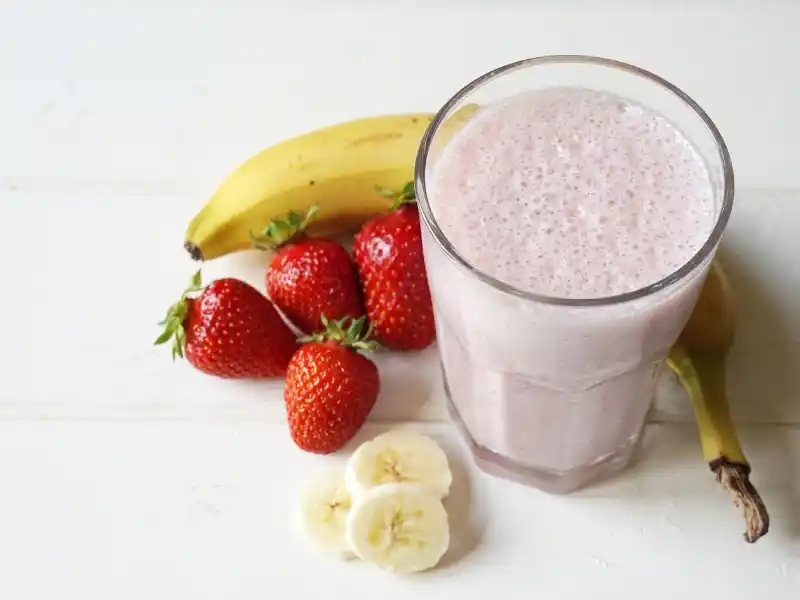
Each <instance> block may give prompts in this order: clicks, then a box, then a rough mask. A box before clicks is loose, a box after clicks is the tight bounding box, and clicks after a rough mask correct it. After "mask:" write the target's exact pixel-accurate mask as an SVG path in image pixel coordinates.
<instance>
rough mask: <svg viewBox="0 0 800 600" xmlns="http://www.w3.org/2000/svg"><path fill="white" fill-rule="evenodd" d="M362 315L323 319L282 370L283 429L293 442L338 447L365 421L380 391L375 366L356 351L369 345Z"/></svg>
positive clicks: (316, 448) (315, 448) (323, 450)
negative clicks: (285, 423)
mask: <svg viewBox="0 0 800 600" xmlns="http://www.w3.org/2000/svg"><path fill="white" fill-rule="evenodd" d="M365 320H366V318H365V317H361V318H359V319H356V320H355V321H353V320H351V321H350V326H349V327H348V329H347V330H345V329H343V325H344V323H345V321H346V320H345V319H341V320H339V321H334V322H328V321H327V320H326V319H323V321H324V325H325V327H326V330H325V331H324V332H322V333H319V334H316V335H314V336H311V338H308V339H309V340H310V341H309V343H307V344H306V345H304V346H302V347H301V348H300V349H299V350H298V351H297V352H296V353H295V355H294V356H293V357H292V360H291V362H290V363H289V369H288V371H287V372H286V386H285V388H284V400H285V403H286V416H287V417H288V419H289V433H290V435H291V436H292V440H293V441H294V443H295V444H297V446H298V447H299V448H301V449H303V450H305V451H306V452H312V453H314V454H330V453H332V452H336V451H337V450H339V449H341V448H342V447H343V446H344V445H345V444H346V443H347V442H349V441H350V440H351V439H353V437H354V436H355V435H356V433H357V432H358V430H359V429H360V428H361V426H362V425H363V424H364V421H366V419H367V416H368V415H369V413H370V411H371V410H372V407H373V406H375V401H376V400H377V399H378V393H379V392H380V379H379V377H378V368H377V367H376V366H375V363H373V362H372V361H371V360H369V359H368V358H366V357H364V356H363V355H361V354H359V353H358V352H357V350H360V349H364V350H371V349H374V347H375V343H374V342H371V341H369V339H368V338H369V332H367V333H366V335H364V334H363V328H364V322H365Z"/></svg>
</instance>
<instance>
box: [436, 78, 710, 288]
mask: <svg viewBox="0 0 800 600" xmlns="http://www.w3.org/2000/svg"><path fill="white" fill-rule="evenodd" d="M429 186H430V187H429V197H430V200H431V205H432V208H433V212H434V215H435V217H436V220H437V221H438V223H439V225H440V226H441V228H442V230H443V231H444V234H445V236H446V237H447V238H448V239H449V240H450V242H451V243H452V244H453V246H454V247H455V249H456V250H457V251H458V252H459V253H460V254H461V255H462V256H463V257H464V258H465V260H466V261H467V262H468V263H470V264H471V265H472V266H474V267H475V268H477V269H478V270H480V271H483V272H485V273H487V274H489V275H492V276H493V277H495V278H497V279H499V280H501V281H504V282H506V283H508V284H510V285H513V286H515V287H517V288H520V289H523V290H526V291H529V292H533V293H538V294H544V295H549V296H557V297H562V298H598V297H606V296H612V295H617V294H622V293H625V292H630V291H633V290H636V289H639V288H642V287H645V286H647V285H649V284H652V283H654V282H656V281H659V280H660V279H662V278H664V277H666V276H668V275H669V274H671V273H673V272H674V271H676V270H677V269H679V268H680V267H681V266H682V265H684V264H685V263H686V262H688V261H689V260H690V259H691V257H692V256H693V255H694V254H695V253H696V252H697V251H698V250H699V249H700V247H701V246H702V245H703V244H704V243H705V241H706V239H707V238H708V235H709V233H710V231H711V229H712V228H713V226H714V222H715V218H716V210H715V205H714V196H713V187H712V185H711V181H710V177H709V173H708V171H707V168H706V166H705V163H704V162H703V160H702V158H701V157H700V155H699V154H698V152H697V151H696V150H695V149H694V148H693V147H692V146H691V144H690V143H689V142H688V141H687V140H686V138H685V137H684V136H683V135H682V134H681V133H680V132H679V131H678V130H677V129H676V128H675V127H674V126H673V125H672V124H671V123H669V122H668V121H667V120H666V119H664V118H663V117H661V116H660V115H658V114H656V113H654V112H651V111H649V110H648V109H645V108H643V107H641V106H638V105H636V104H633V103H630V102H628V101H626V100H624V99H622V98H620V97H618V96H615V95H611V94H607V93H603V92H596V91H592V90H586V89H581V88H551V89H547V90H541V91H535V92H528V93H525V94H521V95H518V96H514V97H512V98H509V99H507V100H504V101H502V102H499V103H497V104H495V105H493V106H491V107H489V108H486V109H484V110H482V111H481V112H480V113H478V115H477V116H476V117H475V118H474V119H473V120H472V121H470V123H469V124H468V125H467V126H466V127H465V128H464V129H463V130H462V131H460V132H459V133H458V134H457V135H456V136H455V138H454V139H453V140H452V141H451V142H450V144H448V146H447V147H446V148H445V150H444V152H443V153H442V155H441V156H440V157H439V159H438V161H437V162H436V164H435V166H434V170H433V173H432V178H431V179H430V183H429Z"/></svg>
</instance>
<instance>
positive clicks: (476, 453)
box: [442, 373, 641, 494]
mask: <svg viewBox="0 0 800 600" xmlns="http://www.w3.org/2000/svg"><path fill="white" fill-rule="evenodd" d="M442 379H443V384H444V390H445V396H446V398H447V408H448V411H449V412H450V416H451V418H452V419H453V422H454V423H455V424H456V427H457V428H458V430H459V432H460V434H461V436H462V437H463V438H464V440H466V442H467V444H468V445H469V447H470V450H471V451H472V457H473V460H474V461H475V464H476V465H477V467H478V468H479V469H480V470H481V471H483V472H484V473H487V474H489V475H492V476H494V477H500V478H502V479H508V480H511V481H515V482H517V483H521V484H523V485H527V486H531V487H534V488H537V489H540V490H542V491H544V492H547V493H550V494H568V493H570V492H574V491H577V490H579V489H581V488H584V487H586V486H588V485H590V484H593V483H597V482H599V481H601V480H604V479H608V478H609V477H611V476H613V475H615V474H617V473H619V472H620V471H622V470H623V469H624V468H625V467H627V466H628V464H630V462H631V458H632V457H633V454H634V452H635V451H636V447H637V446H638V444H639V439H640V438H641V432H640V433H639V434H637V435H636V436H634V437H633V438H631V439H628V440H626V441H625V443H624V444H622V445H621V446H620V447H619V448H617V450H616V451H615V452H613V453H612V454H610V455H608V456H605V457H603V458H602V459H600V460H598V461H596V462H594V463H592V464H589V465H584V466H581V467H578V468H575V469H571V470H569V471H550V470H547V469H541V468H536V467H531V466H529V465H523V464H520V463H518V462H516V461H514V460H511V459H509V458H507V457H505V456H502V455H500V454H497V453H496V452H493V451H492V450H489V449H488V448H486V447H485V446H482V445H480V444H478V443H477V442H476V441H475V439H474V438H473V437H472V435H471V434H470V432H469V430H468V429H467V426H466V425H465V423H464V421H463V419H461V416H460V415H459V414H458V409H457V408H456V407H455V405H454V404H453V399H452V397H451V393H450V387H449V386H448V385H447V378H446V376H444V373H443V374H442Z"/></svg>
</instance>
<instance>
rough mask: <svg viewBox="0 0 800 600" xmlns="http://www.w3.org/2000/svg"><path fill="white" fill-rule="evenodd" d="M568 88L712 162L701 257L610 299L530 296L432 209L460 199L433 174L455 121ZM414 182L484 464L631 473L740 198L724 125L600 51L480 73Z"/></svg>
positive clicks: (462, 403)
mask: <svg viewBox="0 0 800 600" xmlns="http://www.w3.org/2000/svg"><path fill="white" fill-rule="evenodd" d="M564 85H567V86H579V87H583V88H592V89H595V90H599V91H606V92H611V93H615V94H617V95H619V96H622V97H624V98H627V99H630V100H631V101H633V102H635V103H638V104H640V105H643V106H645V107H648V108H650V109H652V110H654V111H655V112H657V113H660V114H661V115H662V116H663V117H665V118H666V119H667V120H669V121H670V122H671V123H672V124H673V125H674V126H675V127H677V129H678V130H680V131H681V132H682V133H683V134H684V136H685V137H686V138H687V139H688V140H689V141H690V142H691V143H692V144H693V145H694V146H695V148H696V150H697V151H698V153H699V154H700V155H701V156H702V158H703V160H704V161H705V162H706V166H707V168H708V171H709V174H710V176H711V180H712V187H713V195H714V203H715V211H716V224H715V226H714V227H713V230H712V231H711V233H710V235H709V236H708V239H707V241H706V242H705V244H704V245H703V246H702V247H701V248H700V250H699V251H698V252H697V253H696V254H695V255H694V256H693V257H692V258H691V259H690V260H689V262H687V263H686V264H684V265H683V266H682V267H680V268H679V269H678V270H676V271H675V272H674V273H672V274H671V275H669V276H667V277H665V278H664V279H662V280H661V281H658V282H656V283H654V284H652V285H649V286H647V287H645V288H642V289H638V290H635V291H632V292H629V293H625V294H622V295H618V296H613V297H605V298H590V299H580V300H570V299H565V298H557V297H548V296H541V295H537V294H532V293H528V292H525V291H522V290H519V289H516V288H514V287H511V286H509V285H507V284H505V283H503V282H502V281H499V280H498V279H495V278H493V277H492V276H490V275H488V274H486V273H484V272H481V271H479V270H478V269H476V268H475V267H474V266H472V265H470V264H469V263H468V262H467V261H466V260H465V259H464V258H463V257H462V256H461V255H460V254H459V252H458V251H457V250H456V249H455V248H454V246H453V244H452V243H451V241H450V240H448V239H447V237H446V236H445V235H444V233H443V229H442V227H440V224H439V223H438V222H437V215H436V211H435V209H434V208H433V207H435V206H436V205H437V204H438V205H441V204H440V203H441V202H442V201H446V202H457V201H458V199H457V198H433V199H432V198H431V197H430V196H429V193H430V189H429V187H430V186H426V181H428V180H430V178H431V177H432V174H433V173H434V171H435V169H436V164H437V158H438V157H439V156H440V154H441V152H442V150H443V149H444V148H445V147H446V146H447V144H448V143H450V141H451V140H452V137H453V132H454V129H457V127H458V123H457V122H458V121H459V120H462V121H463V120H464V118H465V117H464V115H467V119H468V118H469V115H470V114H471V112H474V110H475V108H476V107H477V110H478V111H480V110H481V107H483V106H486V105H489V104H491V103H493V102H495V101H497V100H500V99H503V98H506V97H508V96H510V95H515V94H517V93H519V92H523V91H526V90H532V89H539V88H545V87H550V86H564ZM454 123H455V124H456V125H455V126H454V125H453V124H454ZM464 177H468V173H465V174H464ZM415 185H416V192H417V197H418V203H419V208H420V213H421V215H422V221H423V226H422V230H423V247H424V253H425V261H426V267H427V271H428V278H429V283H430V287H431V293H432V296H433V302H434V310H435V316H436V327H437V344H438V352H439V356H440V360H441V363H442V371H443V375H444V383H445V388H446V392H447V397H448V401H449V405H450V410H451V414H452V416H453V419H454V421H455V422H456V423H457V425H458V426H459V429H460V430H461V432H462V434H463V436H464V437H465V439H466V440H467V441H468V443H469V445H470V446H471V448H472V452H473V454H474V458H475V460H476V462H477V464H478V466H479V467H480V468H482V469H483V470H484V471H487V472H489V473H492V474H495V475H499V476H501V477H506V478H509V479H514V480H517V481H521V482H523V483H526V484H529V485H533V486H535V487H538V488H540V489H543V490H546V491H549V492H554V493H566V492H569V491H572V490H575V489H577V488H580V487H583V486H585V485H587V484H589V483H591V482H595V481H597V480H600V479H603V478H606V477H608V476H610V475H611V474H613V473H616V472H617V471H619V470H621V469H623V468H624V467H625V466H626V465H627V464H628V462H629V461H630V458H631V455H632V453H633V451H634V450H635V447H636V445H637V442H638V440H639V437H640V435H641V432H642V429H643V427H644V422H645V417H646V415H647V412H648V409H649V407H650V405H651V402H652V399H653V396H654V394H655V389H656V385H657V382H658V378H659V375H660V373H661V370H662V366H663V365H664V362H665V358H666V355H667V352H668V350H669V348H670V346H671V345H672V344H673V343H674V342H675V340H676V339H677V337H678V335H679V333H680V331H681V329H682V328H683V326H684V325H685V323H686V321H687V319H688V317H689V314H690V313H691V310H692V308H693V307H694V304H695V302H696V300H697V296H698V294H699V292H700V289H701V286H702V284H703V281H704V279H705V275H706V273H707V270H708V268H709V266H710V264H711V261H712V259H713V256H714V254H715V252H716V249H717V247H718V244H719V241H720V238H721V236H722V233H723V231H724V229H725V226H726V224H727V221H728V218H729V216H730V213H731V209H732V206H733V188H734V184H733V169H732V166H731V160H730V156H729V154H728V150H727V148H726V146H725V142H724V141H723V139H722V136H721V135H720V133H719V131H718V130H717V128H716V126H715V125H714V123H713V122H712V121H711V119H710V118H709V117H708V115H707V114H706V113H705V112H704V111H703V110H702V109H701V108H700V107H699V106H698V105H697V104H696V103H695V102H694V101H693V100H692V99H691V98H689V97H688V96H687V95H686V94H685V93H683V92H682V91H681V90H679V89H678V88H677V87H675V86H674V85H672V84H671V83H669V82H668V81H665V80H664V79H662V78H660V77H658V76H656V75H654V74H652V73H650V72H648V71H645V70H643V69H640V68H637V67H635V66H632V65H628V64H625V63H621V62H618V61H613V60H609V59H604V58H599V57H591V56H544V57H538V58H532V59H527V60H522V61H519V62H516V63H513V64H509V65H506V66H503V67H500V68H498V69H496V70H494V71H491V72H489V73H486V74H485V75H483V76H481V77H479V78H477V79H476V80H474V81H473V82H471V83H469V84H468V85H466V86H465V87H464V88H462V89H461V90H460V91H459V92H458V93H456V94H455V95H454V96H453V97H452V98H451V99H450V100H449V101H448V102H447V103H446V104H445V105H444V107H443V108H442V109H441V110H440V111H439V112H438V114H437V115H436V117H435V119H434V120H433V122H432V123H431V126H430V127H429V129H428V131H427V133H426V134H425V136H424V138H423V140H422V144H421V147H420V150H419V154H418V157H417V163H416V173H415Z"/></svg>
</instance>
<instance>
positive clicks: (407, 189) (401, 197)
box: [375, 181, 417, 210]
mask: <svg viewBox="0 0 800 600" xmlns="http://www.w3.org/2000/svg"><path fill="white" fill-rule="evenodd" d="M375 191H376V192H378V193H379V194H380V195H381V196H384V197H385V198H391V199H392V200H394V202H393V203H392V208H391V210H395V209H397V208H400V207H401V206H403V204H416V202H417V194H416V192H415V191H414V182H413V181H409V182H408V183H407V184H405V185H404V186H403V187H402V188H401V189H400V190H399V191H398V190H392V189H389V188H384V187H380V186H375Z"/></svg>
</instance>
